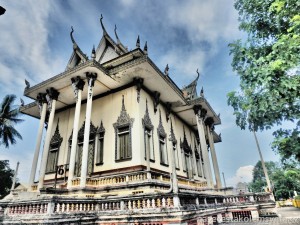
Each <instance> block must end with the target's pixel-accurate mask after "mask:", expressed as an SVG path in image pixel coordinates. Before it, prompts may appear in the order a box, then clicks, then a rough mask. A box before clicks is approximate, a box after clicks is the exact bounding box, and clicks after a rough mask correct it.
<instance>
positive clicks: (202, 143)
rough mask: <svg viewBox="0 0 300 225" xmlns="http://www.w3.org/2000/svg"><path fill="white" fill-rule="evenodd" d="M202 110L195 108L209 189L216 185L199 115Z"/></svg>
mask: <svg viewBox="0 0 300 225" xmlns="http://www.w3.org/2000/svg"><path fill="white" fill-rule="evenodd" d="M200 110H201V108H198V107H194V111H195V118H196V121H197V128H198V133H199V139H200V146H201V151H202V155H203V161H204V172H205V177H206V180H207V184H208V187H212V188H213V187H214V185H213V182H212V175H211V169H210V161H209V156H208V151H207V145H206V139H205V131H204V124H203V118H201V117H200V115H199V114H200Z"/></svg>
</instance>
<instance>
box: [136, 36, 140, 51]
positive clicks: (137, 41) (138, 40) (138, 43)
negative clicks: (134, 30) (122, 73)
mask: <svg viewBox="0 0 300 225" xmlns="http://www.w3.org/2000/svg"><path fill="white" fill-rule="evenodd" d="M135 46H136V47H137V48H140V47H141V45H140V35H138V37H137V40H136V44H135Z"/></svg>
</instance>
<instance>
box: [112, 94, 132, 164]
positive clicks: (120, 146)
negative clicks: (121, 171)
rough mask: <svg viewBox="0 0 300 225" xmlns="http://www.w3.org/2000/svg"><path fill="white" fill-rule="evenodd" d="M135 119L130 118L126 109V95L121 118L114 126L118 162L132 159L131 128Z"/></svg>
mask: <svg viewBox="0 0 300 225" xmlns="http://www.w3.org/2000/svg"><path fill="white" fill-rule="evenodd" d="M133 122H134V119H132V118H130V116H129V115H128V113H127V112H126V109H125V104H124V95H123V96H122V108H121V113H120V116H119V117H118V120H117V122H116V123H114V124H113V126H114V128H115V134H116V139H115V148H116V149H115V159H116V161H122V160H130V159H131V158H132V152H131V128H132V124H133Z"/></svg>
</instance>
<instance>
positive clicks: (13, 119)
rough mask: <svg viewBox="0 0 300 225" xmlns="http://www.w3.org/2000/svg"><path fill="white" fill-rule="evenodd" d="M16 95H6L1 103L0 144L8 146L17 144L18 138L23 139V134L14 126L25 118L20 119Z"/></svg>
mask: <svg viewBox="0 0 300 225" xmlns="http://www.w3.org/2000/svg"><path fill="white" fill-rule="evenodd" d="M15 99H16V96H15V95H6V96H5V97H4V99H3V101H2V102H1V104H0V145H1V144H3V145H4V146H5V147H6V148H8V147H9V145H10V144H12V145H14V144H16V138H19V139H22V136H21V134H20V133H19V132H18V131H17V130H16V129H15V128H14V124H17V123H20V122H22V121H23V120H22V119H19V118H18V117H19V115H20V112H19V107H17V106H14V105H13V102H14V101H15Z"/></svg>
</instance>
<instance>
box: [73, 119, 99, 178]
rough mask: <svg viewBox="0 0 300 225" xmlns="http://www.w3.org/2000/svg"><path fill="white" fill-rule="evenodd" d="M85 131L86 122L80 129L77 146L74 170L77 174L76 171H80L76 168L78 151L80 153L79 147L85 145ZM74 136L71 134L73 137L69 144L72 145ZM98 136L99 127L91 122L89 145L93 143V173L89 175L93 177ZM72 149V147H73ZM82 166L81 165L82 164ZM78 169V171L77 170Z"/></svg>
mask: <svg viewBox="0 0 300 225" xmlns="http://www.w3.org/2000/svg"><path fill="white" fill-rule="evenodd" d="M84 129H85V121H84V122H83V124H82V126H81V127H80V129H79V130H78V135H77V146H76V156H75V168H74V173H75V174H76V172H75V171H76V170H77V169H78V168H77V166H76V163H78V162H77V161H76V160H77V157H78V154H79V153H78V151H79V145H81V144H82V145H83V140H84ZM72 134H73V131H72V133H71V136H70V138H69V142H70V145H71V143H72ZM96 134H97V127H95V126H94V124H93V123H92V121H91V122H90V138H89V144H90V143H91V142H93V160H92V162H93V164H92V172H90V173H89V175H91V173H93V170H94V159H95V137H96ZM71 147H72V146H71ZM80 165H81V163H80ZM88 167H89V166H88ZM76 168H77V169H76ZM87 170H89V168H87Z"/></svg>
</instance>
